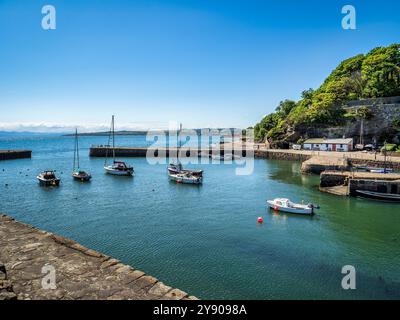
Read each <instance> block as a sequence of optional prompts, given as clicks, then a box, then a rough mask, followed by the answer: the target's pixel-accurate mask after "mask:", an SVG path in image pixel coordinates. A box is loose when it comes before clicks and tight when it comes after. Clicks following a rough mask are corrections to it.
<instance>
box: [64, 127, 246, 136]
mask: <svg viewBox="0 0 400 320" xmlns="http://www.w3.org/2000/svg"><path fill="white" fill-rule="evenodd" d="M183 130H185V129H183ZM187 130H190V131H195V132H196V134H197V135H200V134H201V132H202V130H218V131H220V130H230V131H231V132H234V130H239V131H240V133H241V129H238V128H203V129H187ZM168 132H169V133H173V134H176V130H148V131H146V130H141V131H135V130H132V131H130V130H129V131H128V130H122V131H115V135H117V136H140V135H146V134H148V133H151V134H167V133H168ZM212 133H213V132H210V134H211V135H212ZM109 134H110V131H101V132H82V133H78V136H93V137H95V136H108V135H109ZM74 135H75V134H74V133H68V134H63V136H65V137H70V136H74ZM215 135H218V136H219V135H220V133H216V134H215ZM239 135H240V134H239Z"/></svg>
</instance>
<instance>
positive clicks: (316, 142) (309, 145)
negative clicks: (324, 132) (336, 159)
mask: <svg viewBox="0 0 400 320" xmlns="http://www.w3.org/2000/svg"><path fill="white" fill-rule="evenodd" d="M353 148H354V147H353V139H352V138H347V139H320V138H317V139H308V140H306V141H304V144H303V149H304V150H315V151H343V152H346V151H353Z"/></svg>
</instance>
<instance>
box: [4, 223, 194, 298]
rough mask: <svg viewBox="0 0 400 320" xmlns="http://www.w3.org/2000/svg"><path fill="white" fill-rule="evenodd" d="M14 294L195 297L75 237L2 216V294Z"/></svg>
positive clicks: (5, 295) (76, 296)
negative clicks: (73, 238) (85, 245)
mask: <svg viewBox="0 0 400 320" xmlns="http://www.w3.org/2000/svg"><path fill="white" fill-rule="evenodd" d="M160 263H161V262H160ZM2 266H3V267H2ZM53 271H54V273H53ZM53 274H54V275H55V277H54V279H55V282H54V287H53V288H50V287H51V286H52V280H51V277H52V275H53ZM43 283H44V284H45V285H43ZM12 298H18V299H28V300H41V299H85V300H88V299H96V300H97V299H100V300H143V299H145V300H150V299H151V300H153V299H161V300H181V299H183V300H196V297H193V296H189V295H188V294H187V293H185V292H184V291H181V290H179V289H176V288H172V287H170V286H168V285H166V284H164V283H162V282H161V281H159V280H158V279H156V278H154V277H152V276H150V275H147V274H145V273H144V272H142V271H140V270H136V269H134V268H133V267H131V266H128V265H125V264H123V263H121V262H120V261H118V260H116V259H113V258H111V257H109V256H106V255H104V254H102V253H99V252H97V251H94V250H92V249H89V248H86V247H84V246H82V245H80V244H78V243H76V242H75V241H72V240H70V239H67V238H63V237H60V236H58V235H55V234H53V233H49V232H46V231H42V230H39V229H36V228H34V227H32V226H30V225H27V224H24V223H20V222H18V221H15V220H14V219H12V218H10V217H8V216H5V215H0V299H12Z"/></svg>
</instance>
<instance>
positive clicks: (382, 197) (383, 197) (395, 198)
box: [356, 190, 400, 203]
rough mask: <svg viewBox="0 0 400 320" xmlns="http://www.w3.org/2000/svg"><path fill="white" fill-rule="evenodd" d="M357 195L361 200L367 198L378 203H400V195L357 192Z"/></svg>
mask: <svg viewBox="0 0 400 320" xmlns="http://www.w3.org/2000/svg"><path fill="white" fill-rule="evenodd" d="M356 195H357V196H358V197H360V198H367V199H371V200H376V201H385V202H396V203H400V194H393V193H380V192H373V191H365V190H356Z"/></svg>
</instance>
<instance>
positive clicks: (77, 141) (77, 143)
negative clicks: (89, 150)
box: [75, 129, 80, 170]
mask: <svg viewBox="0 0 400 320" xmlns="http://www.w3.org/2000/svg"><path fill="white" fill-rule="evenodd" d="M75 135H76V160H77V162H78V170H79V168H80V164H79V140H78V129H76V131H75Z"/></svg>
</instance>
